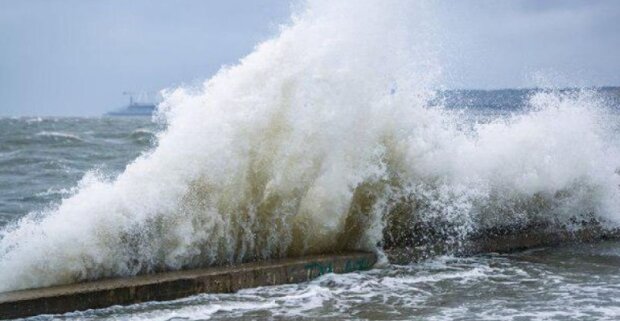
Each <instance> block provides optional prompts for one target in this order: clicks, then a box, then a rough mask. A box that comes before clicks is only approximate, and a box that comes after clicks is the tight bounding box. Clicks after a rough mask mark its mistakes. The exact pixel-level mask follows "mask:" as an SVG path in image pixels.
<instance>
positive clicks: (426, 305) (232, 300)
mask: <svg viewBox="0 0 620 321" xmlns="http://www.w3.org/2000/svg"><path fill="white" fill-rule="evenodd" d="M538 92H539V91H537V90H513V91H510V93H509V94H508V95H507V94H506V91H456V92H455V91H448V92H442V93H441V94H439V95H438V96H439V97H441V99H438V100H437V101H441V104H442V106H444V107H445V108H446V109H448V110H451V111H452V112H455V113H457V114H459V115H461V116H462V117H461V118H462V119H463V121H462V122H460V125H461V128H462V130H466V131H469V130H471V129H472V128H475V127H477V126H482V125H485V124H493V123H494V122H497V121H500V120H506V119H509V118H512V117H520V115H525V114H527V113H529V112H531V111H530V109H529V107H528V103H529V101H530V97H532V96H534V95H536V94H537V93H538ZM597 95H598V96H599V97H602V99H603V101H605V102H606V105H605V106H607V107H609V108H608V109H607V111H608V112H609V115H610V118H608V119H607V121H608V122H610V123H614V124H615V125H620V121H618V120H614V118H613V117H612V116H613V115H614V111H616V110H619V109H618V107H620V104H618V99H619V98H620V90H619V89H616V88H607V89H602V90H600V91H599V92H598V94H597ZM494 98H495V99H494ZM436 105H438V103H436V104H435V106H434V107H429V108H437V106H436ZM165 130H166V128H165V126H164V125H162V124H160V123H156V122H154V121H153V120H152V119H150V118H145V117H136V118H122V117H119V118H117V117H103V118H17V119H0V131H2V135H1V136H0V137H1V138H0V140H1V141H0V149H1V152H2V162H1V163H0V182H2V185H0V188H1V193H0V215H1V217H2V223H0V226H3V227H4V228H5V230H7V227H8V226H11V225H15V224H16V223H17V224H19V223H18V222H19V219H20V218H22V217H25V216H27V215H28V213H30V215H34V216H38V215H44V214H41V213H45V212H46V211H49V209H50V208H54V207H55V206H60V205H59V204H61V203H62V200H63V199H66V198H71V197H73V195H75V194H76V193H78V192H79V188H80V181H81V180H84V176H85V175H86V176H89V175H97V176H100V177H104V178H105V179H107V180H114V179H115V178H116V177H117V176H119V175H121V173H122V172H123V171H124V170H125V169H126V167H127V165H128V164H130V163H131V162H133V161H134V160H135V159H136V158H137V157H139V156H140V155H142V154H145V153H149V151H151V150H152V149H154V148H157V135H158V133H161V132H164V131H165ZM95 173H96V174H95ZM87 179H89V178H87ZM85 215H87V214H85ZM8 230H10V229H8ZM5 253H6V252H5ZM619 270H620V243H619V242H613V241H609V242H602V243H598V244H570V245H565V246H560V247H554V248H539V249H533V250H529V251H524V252H519V253H514V254H502V255H500V254H492V253H491V254H484V255H477V256H473V257H452V256H440V257H436V258H432V259H429V260H426V261H423V262H421V263H415V264H410V265H391V264H389V262H384V263H383V264H381V265H379V266H377V268H375V269H373V270H371V271H366V272H357V273H351V274H346V275H334V274H329V275H325V276H323V277H321V278H319V279H317V280H314V281H311V282H307V283H302V284H295V285H283V286H274V287H261V288H257V289H246V290H242V291H240V292H238V293H235V294H214V295H212V294H205V295H198V296H194V297H189V298H185V299H181V300H177V301H171V302H150V303H144V304H137V305H132V306H127V307H111V308H107V309H100V310H90V311H85V312H76V313H69V314H66V315H62V316H61V315H57V316H38V317H34V318H31V319H32V320H262V319H265V320H268V319H271V320H279V319H297V320H333V319H342V320H594V319H596V320H615V319H617V318H618V317H620V299H618V298H620V279H619V278H620V275H619V274H618V271H619ZM7 274H10V273H7Z"/></svg>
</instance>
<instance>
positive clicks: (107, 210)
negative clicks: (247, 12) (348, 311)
mask: <svg viewBox="0 0 620 321" xmlns="http://www.w3.org/2000/svg"><path fill="white" fill-rule="evenodd" d="M432 14H433V11H432V8H431V7H430V6H429V5H428V4H426V3H423V2H418V3H416V4H412V3H410V2H401V1H373V0H369V1H351V2H347V1H338V2H335V1H325V0H317V1H309V2H308V4H307V6H306V8H305V9H304V10H303V11H301V12H299V13H298V14H296V15H295V16H294V17H293V19H292V23H291V24H290V25H289V26H286V27H283V29H282V31H281V32H280V34H279V35H278V36H277V37H276V38H274V39H272V40H269V41H266V42H264V43H262V44H260V45H259V46H258V47H257V48H256V50H255V51H254V52H253V53H252V54H250V55H249V56H247V57H245V58H244V59H243V60H241V61H240V63H239V64H238V65H236V66H232V67H227V68H224V69H222V70H221V71H220V72H219V73H218V74H216V75H215V76H214V77H213V78H212V79H210V80H209V81H207V82H205V83H204V85H203V86H202V87H200V88H191V89H177V90H173V91H170V92H168V93H167V98H166V101H165V102H164V103H163V105H162V106H161V112H160V118H161V119H162V121H164V122H165V123H166V125H167V127H166V130H165V131H163V132H162V133H160V134H159V136H158V144H157V147H156V148H155V149H153V150H152V151H150V152H148V153H146V154H144V155H143V156H141V157H140V158H138V159H137V160H136V161H134V162H133V163H131V164H130V165H129V166H127V168H126V170H125V171H124V172H123V173H122V174H120V175H119V176H118V177H117V178H116V179H114V180H109V179H105V178H102V177H99V176H98V175H97V174H96V173H90V174H88V175H86V176H85V177H84V179H83V180H82V181H81V183H80V184H79V186H78V190H77V192H76V193H75V195H73V196H71V197H69V198H66V199H64V200H63V201H62V203H61V204H60V205H59V206H57V208H53V209H51V210H49V211H46V212H45V213H42V214H41V215H31V216H29V217H27V218H24V219H22V220H21V221H20V222H19V223H18V224H16V225H15V226H13V227H9V228H7V229H5V230H4V231H3V232H2V234H1V240H0V291H6V290H12V289H19V288H28V287H39V286H45V285H51V284H61V283H70V282H75V281H78V280H84V279H95V278H101V277H106V276H126V275H134V274H137V273H144V272H153V271H160V270H169V269H181V268H191V267H197V266H205V265H212V264H222V263H231V262H240V261H246V260H253V259H258V258H269V257H283V256H290V255H300V254H306V253H315V252H326V251H334V250H339V249H344V248H346V249H364V250H375V249H376V245H377V244H378V243H380V242H381V241H382V235H383V234H382V230H383V228H384V227H385V226H388V227H389V225H390V220H396V217H395V215H396V216H401V217H398V219H399V220H401V221H402V219H403V218H402V216H403V215H404V216H405V218H404V220H405V221H407V220H412V219H415V220H441V221H449V222H452V223H456V224H455V225H456V226H459V229H458V231H457V233H459V235H466V234H467V233H470V232H472V231H475V230H476V229H477V228H480V227H485V226H495V225H498V224H500V225H501V224H506V223H511V222H527V221H529V220H533V219H535V218H536V217H540V216H543V217H546V218H551V219H553V220H559V221H562V220H568V219H569V218H570V217H572V216H583V217H592V216H594V217H597V218H599V219H603V220H605V224H615V222H617V220H618V217H617V213H618V209H619V208H620V206H619V204H618V200H620V198H619V197H618V196H620V195H618V188H617V186H618V184H619V183H620V180H619V179H618V175H617V174H616V172H615V171H616V165H617V160H618V159H619V158H618V157H617V156H618V153H617V150H616V149H615V145H614V144H613V143H612V142H611V141H609V137H611V136H612V135H610V133H609V132H608V130H607V128H606V127H605V126H603V125H602V124H603V123H604V120H605V117H606V114H605V112H604V108H603V107H604V106H603V105H602V103H601V102H599V100H598V99H597V96H596V94H595V93H591V92H586V91H583V92H573V93H553V92H550V93H544V92H543V93H538V94H535V95H533V96H532V97H531V99H530V104H531V109H532V110H531V112H529V113H525V114H522V115H518V116H514V117H508V118H502V119H498V120H495V121H491V122H487V123H485V124H480V125H478V126H474V128H473V129H472V130H471V131H465V130H462V128H463V127H462V126H461V124H460V121H459V120H458V117H457V116H458V115H455V114H452V113H451V112H449V111H446V110H444V109H442V108H440V107H429V106H428V105H429V101H431V99H432V98H433V90H432V89H433V88H435V87H436V86H437V85H438V84H439V80H440V75H441V68H439V66H440V64H439V62H438V61H437V59H436V58H435V57H436V55H435V52H436V50H437V47H436V46H435V45H434V44H433V39H434V36H433V30H434V26H433V23H432V22H433V19H432ZM44 137H53V138H54V139H57V138H59V137H60V136H59V135H58V134H54V135H51V136H50V135H49V133H48V134H47V135H44ZM403 208H404V209H405V210H402V209H403ZM396 210H398V211H396Z"/></svg>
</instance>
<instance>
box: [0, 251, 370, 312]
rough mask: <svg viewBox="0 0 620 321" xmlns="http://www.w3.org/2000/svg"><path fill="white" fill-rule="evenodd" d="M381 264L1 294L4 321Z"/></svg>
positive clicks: (287, 262)
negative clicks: (5, 320)
mask: <svg viewBox="0 0 620 321" xmlns="http://www.w3.org/2000/svg"><path fill="white" fill-rule="evenodd" d="M376 260H377V259H376V256H375V255H374V254H372V253H360V252H354V253H345V254H333V255H316V256H308V257H303V258H294V259H281V260H272V261H268V262H256V263H247V264H240V265H237V266H230V267H217V268H207V269H199V270H189V271H178V272H167V273H160V274H154V275H144V276H137V277H132V278H123V279H109V280H101V281H95V282H88V283H79V284H71V285H64V286H56V287H49V288H41V289H31V290H22V291H15V292H7V293H0V319H11V318H19V317H27V316H34V315H39V314H59V313H66V312H71V311H79V310H86V309H96V308H104V307H108V306H112V305H127V304H133V303H139V302H146V301H165V300H173V299H177V298H182V297H186V296H190V295H194V294H199V293H224V292H235V291H237V290H239V289H243V288H251V287H257V286H266V285H277V284H285V283H297V282H304V281H308V280H311V279H313V278H316V277H318V276H320V275H322V274H325V273H331V272H334V273H347V272H353V271H358V270H367V269H370V268H371V267H372V266H373V265H374V264H375V263H376Z"/></svg>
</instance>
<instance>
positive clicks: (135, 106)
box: [106, 92, 157, 117]
mask: <svg viewBox="0 0 620 321" xmlns="http://www.w3.org/2000/svg"><path fill="white" fill-rule="evenodd" d="M123 95H128V96H129V105H127V106H125V107H123V108H121V109H117V110H113V111H110V112H108V113H106V116H145V117H150V116H152V115H153V113H154V112H155V109H156V108H157V105H156V104H154V103H145V102H137V101H136V100H135V99H134V98H133V94H132V93H129V92H124V93H123Z"/></svg>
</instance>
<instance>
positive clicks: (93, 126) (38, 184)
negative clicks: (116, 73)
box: [0, 117, 156, 226]
mask: <svg viewBox="0 0 620 321" xmlns="http://www.w3.org/2000/svg"><path fill="white" fill-rule="evenodd" d="M155 130H156V126H155V124H154V123H153V122H152V121H151V119H150V118H145V117H136V118H121V117H119V118H110V117H105V118H2V119H0V226H2V225H4V224H7V223H8V222H9V221H15V220H16V219H17V218H19V217H21V216H23V215H25V214H26V213H30V212H34V211H40V210H42V209H43V208H45V207H47V206H50V205H51V204H54V203H56V202H58V201H60V200H61V199H62V198H63V197H66V196H68V195H70V194H71V193H72V188H74V187H76V185H77V183H78V182H79V180H80V179H81V178H82V177H83V176H84V174H85V173H86V172H87V171H92V170H95V171H99V172H101V173H102V174H103V175H108V176H115V175H117V174H118V173H120V172H121V171H122V170H123V169H124V168H125V166H126V165H127V164H128V163H129V162H130V161H132V160H133V159H135V158H136V157H137V156H138V155H140V153H142V152H144V151H146V150H148V149H149V148H150V147H152V146H153V144H154V142H155V136H154V134H155Z"/></svg>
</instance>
